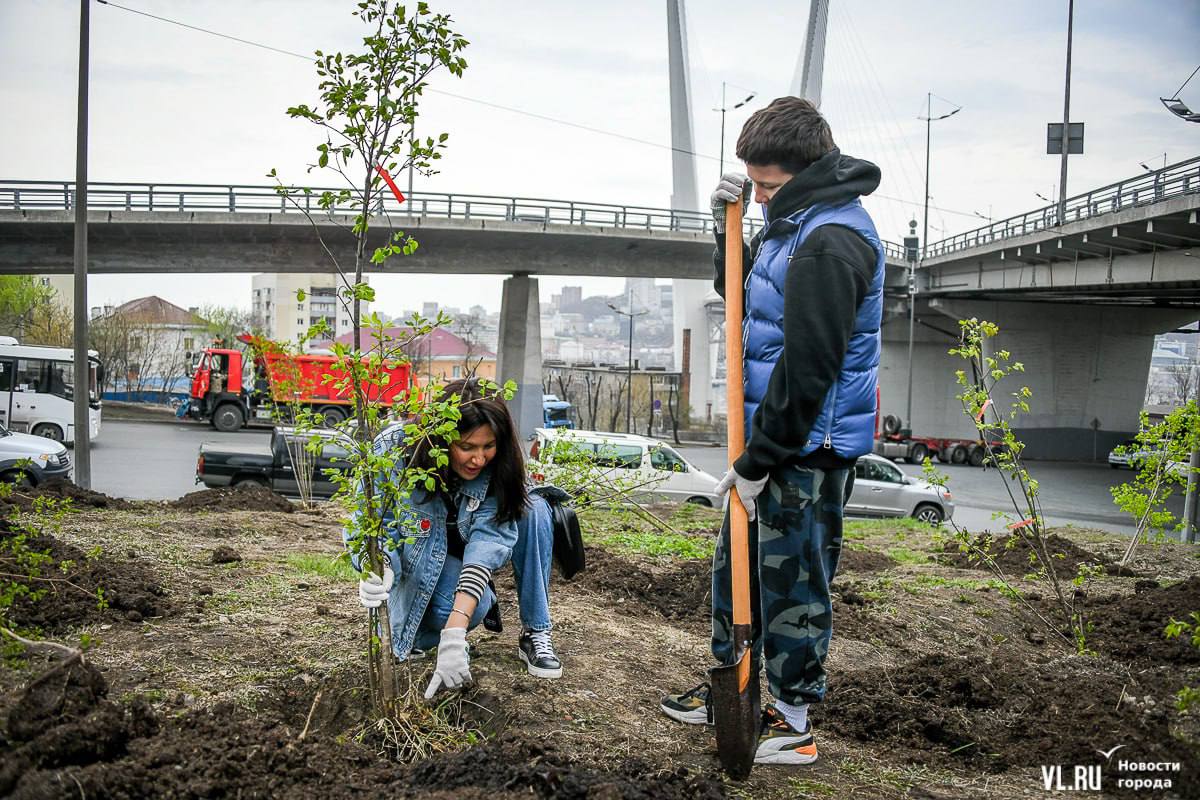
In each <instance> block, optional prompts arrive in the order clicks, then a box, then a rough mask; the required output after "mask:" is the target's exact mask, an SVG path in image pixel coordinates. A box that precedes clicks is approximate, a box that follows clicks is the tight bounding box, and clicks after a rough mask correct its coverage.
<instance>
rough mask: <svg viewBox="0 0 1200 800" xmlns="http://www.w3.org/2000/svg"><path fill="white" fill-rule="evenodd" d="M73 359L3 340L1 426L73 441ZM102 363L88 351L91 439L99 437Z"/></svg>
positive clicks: (62, 351)
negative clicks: (99, 390)
mask: <svg viewBox="0 0 1200 800" xmlns="http://www.w3.org/2000/svg"><path fill="white" fill-rule="evenodd" d="M74 357H75V353H74V351H73V350H71V349H69V348H66V347H42V346H41V345H26V344H18V343H17V340H16V339H14V338H12V337H11V336H0V423H3V424H4V426H5V427H7V428H10V429H11V430H14V431H18V432H21V433H32V434H33V435H34V436H45V437H46V438H47V439H54V440H55V441H57V442H62V443H63V444H72V443H74V441H75V362H74ZM99 369H100V359H99V357H98V355H97V353H96V351H95V350H89V351H88V374H87V381H86V385H87V387H88V405H89V406H90V409H89V411H88V419H89V421H90V423H91V434H92V439H96V438H97V437H98V436H99V435H100V394H99V392H98V391H97V380H96V379H97V373H98V371H99Z"/></svg>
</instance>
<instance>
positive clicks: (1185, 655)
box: [1088, 577, 1200, 666]
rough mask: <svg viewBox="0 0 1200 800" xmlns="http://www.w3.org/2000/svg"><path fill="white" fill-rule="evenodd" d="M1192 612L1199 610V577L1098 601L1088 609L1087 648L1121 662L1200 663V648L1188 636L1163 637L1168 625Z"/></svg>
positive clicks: (1183, 618)
mask: <svg viewBox="0 0 1200 800" xmlns="http://www.w3.org/2000/svg"><path fill="white" fill-rule="evenodd" d="M1193 611H1200V577H1193V578H1189V579H1187V580H1186V581H1183V582H1181V583H1177V584H1175V585H1174V586H1168V587H1166V588H1147V589H1144V590H1143V591H1140V592H1137V593H1136V594H1133V595H1129V596H1126V597H1117V598H1109V599H1106V600H1102V601H1098V602H1095V603H1093V604H1092V606H1091V607H1090V608H1089V609H1088V615H1089V617H1090V619H1091V621H1092V634H1091V637H1090V639H1089V645H1090V646H1092V647H1095V648H1098V649H1100V650H1101V651H1103V652H1105V653H1107V654H1109V655H1111V656H1112V657H1113V658H1118V659H1121V660H1123V661H1134V662H1140V663H1144V662H1154V663H1166V664H1178V665H1181V666H1182V665H1185V664H1200V649H1198V648H1195V647H1193V646H1192V644H1191V642H1190V641H1189V637H1187V636H1181V637H1177V638H1175V639H1167V638H1165V637H1164V636H1163V629H1165V628H1166V627H1167V623H1169V622H1170V621H1171V620H1172V619H1176V620H1188V615H1189V614H1191V613H1192V612H1193ZM1188 621H1190V620H1188Z"/></svg>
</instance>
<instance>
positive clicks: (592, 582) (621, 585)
mask: <svg viewBox="0 0 1200 800" xmlns="http://www.w3.org/2000/svg"><path fill="white" fill-rule="evenodd" d="M571 583H572V584H573V585H577V586H580V587H583V588H585V589H590V590H592V591H594V592H598V593H601V594H603V595H605V596H606V597H608V598H610V600H608V602H616V603H618V604H619V606H618V607H620V608H623V609H624V610H625V611H626V612H627V613H630V614H639V613H645V612H648V613H651V614H655V615H657V616H659V617H662V618H663V619H668V620H674V621H678V622H680V623H683V624H685V625H687V626H688V627H692V626H696V625H698V626H699V627H701V628H704V629H707V628H708V626H709V617H710V614H711V608H712V606H711V603H712V565H711V564H710V562H708V561H707V560H703V561H676V562H671V563H669V564H667V565H664V566H657V565H654V566H652V565H650V564H642V563H634V562H633V561H632V560H630V559H628V558H624V557H622V556H619V555H615V554H612V553H609V552H608V551H607V550H602V549H600V548H598V547H590V548H588V550H587V569H586V570H584V571H583V572H582V573H580V574H579V575H577V576H575V578H574V579H573V580H572V581H571Z"/></svg>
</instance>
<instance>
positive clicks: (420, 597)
mask: <svg viewBox="0 0 1200 800" xmlns="http://www.w3.org/2000/svg"><path fill="white" fill-rule="evenodd" d="M403 444H404V431H403V429H402V428H401V427H400V426H393V427H391V428H388V429H387V430H385V431H383V432H382V433H381V434H379V436H378V437H377V438H376V439H375V443H374V445H373V447H374V450H375V452H376V453H383V452H387V451H388V450H391V449H392V448H396V447H402V446H403ZM399 469H400V465H397V470H399ZM491 477H492V468H491V467H490V466H488V467H486V468H485V469H484V470H483V471H482V472H480V473H479V475H477V476H476V477H474V478H472V479H471V480H469V481H467V482H466V483H464V484H463V485H462V486H461V487H460V488H459V492H458V497H457V500H458V532H459V535H460V536H461V537H462V539H463V542H464V543H465V548H464V551H463V564H479V565H481V566H484V567H487V569H488V570H491V571H495V570H496V569H498V568H499V567H500V566H501V565H503V564H504V563H505V562H507V561H508V560H509V558H510V556H511V555H512V548H513V545H514V544H516V541H517V524H516V523H515V522H503V523H501V522H497V521H496V505H497V504H496V498H495V497H494V496H489V495H488V483H489V482H490V480H491ZM401 520H406V521H408V522H409V523H410V524H405V525H397V522H399V521H401ZM383 523H384V529H385V530H387V531H388V532H389V533H390V534H394V535H391V536H388V537H386V539H385V541H384V542H382V544H383V545H384V552H385V553H386V554H387V557H388V561H389V566H390V567H391V569H392V572H393V573H394V576H395V578H394V582H393V583H392V590H391V593H390V595H389V596H388V603H387V606H388V617H389V622H390V624H391V628H392V650H393V651H394V652H395V654H396V657H397V658H398V659H400V660H401V661H403V660H404V659H406V658H407V657H408V654H409V651H410V650H412V646H413V641H414V639H415V638H416V635H417V628H418V627H419V626H420V624H421V618H422V617H424V616H425V609H426V608H427V607H428V606H429V600H430V598H432V597H433V588H434V586H436V585H437V581H438V578H439V577H440V576H441V574H442V568H443V566H444V565H445V563H446V506H445V504H444V503H443V501H442V500H441V498H440V497H439V496H438V494H437V492H426V491H425V490H424V489H414V490H413V493H412V495H411V496H410V497H409V499H408V500H407V501H406V502H401V503H399V504H398V505H397V506H396V507H394V508H391V509H387V510H385V512H384V519H383ZM343 537H344V538H346V539H347V540H348V539H349V531H348V530H347V531H343ZM409 538H411V539H413V541H411V542H406V541H405V540H407V539H409ZM397 542H398V544H397Z"/></svg>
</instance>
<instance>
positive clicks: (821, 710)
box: [814, 653, 1200, 774]
mask: <svg viewBox="0 0 1200 800" xmlns="http://www.w3.org/2000/svg"><path fill="white" fill-rule="evenodd" d="M1108 666H1109V665H1108V664H1107V663H1105V662H1103V661H1098V660H1097V659H1095V658H1094V657H1080V656H1071V657H1067V658H1062V659H1058V660H1053V661H1051V660H1040V661H1037V662H1030V661H1028V660H1025V659H1013V658H1012V657H1011V656H1008V655H1005V654H1001V653H997V654H995V656H994V657H993V658H991V659H988V660H986V661H981V660H979V659H975V658H966V657H962V656H956V655H930V656H926V657H923V658H920V659H917V660H915V661H911V662H908V663H905V664H903V665H901V666H899V667H897V668H895V669H891V670H879V671H874V670H871V671H859V672H854V673H850V674H847V675H845V676H842V677H840V678H839V679H837V680H836V681H834V682H833V686H832V687H831V689H830V692H829V695H828V696H827V698H826V702H825V703H824V704H823V705H821V706H817V707H816V711H815V712H814V718H815V724H817V725H818V726H820V727H823V728H826V729H828V730H832V731H835V732H837V733H840V734H843V735H847V736H852V737H854V738H856V739H858V740H860V741H871V742H876V743H878V742H887V743H889V744H890V745H891V746H893V747H895V748H897V750H898V751H899V753H901V754H902V755H903V757H904V758H907V759H911V760H913V761H914V762H917V763H929V762H939V761H940V762H947V761H950V762H953V761H959V762H964V763H972V764H977V765H978V766H980V767H982V768H985V769H987V770H989V771H993V772H1001V771H1004V770H1006V769H1008V768H1011V767H1019V766H1028V765H1030V764H1039V763H1074V764H1091V763H1095V762H1096V761H1097V760H1098V759H1097V756H1096V750H1097V749H1101V750H1107V749H1108V748H1110V747H1112V746H1113V745H1115V744H1125V745H1126V747H1127V748H1128V752H1129V753H1131V754H1132V753H1136V754H1137V759H1138V760H1139V761H1181V762H1183V765H1184V766H1183V771H1184V774H1188V773H1191V774H1195V770H1197V769H1200V751H1197V750H1196V749H1195V748H1191V747H1188V746H1186V745H1185V744H1183V743H1182V742H1180V741H1178V740H1176V739H1175V738H1174V737H1173V736H1172V735H1171V734H1172V731H1171V726H1170V724H1169V719H1170V716H1169V714H1168V710H1167V709H1166V708H1163V707H1162V706H1161V705H1157V704H1156V705H1149V706H1147V705H1143V704H1141V703H1139V702H1138V701H1137V700H1136V698H1138V697H1142V696H1152V697H1154V696H1156V697H1163V696H1164V695H1166V694H1167V693H1173V692H1174V691H1176V690H1177V689H1178V688H1179V685H1180V683H1181V679H1180V676H1179V675H1178V673H1172V672H1171V671H1170V670H1148V671H1145V672H1142V673H1139V674H1137V675H1135V676H1131V675H1125V674H1121V673H1120V671H1114V670H1111V669H1108V668H1107V667H1108Z"/></svg>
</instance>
